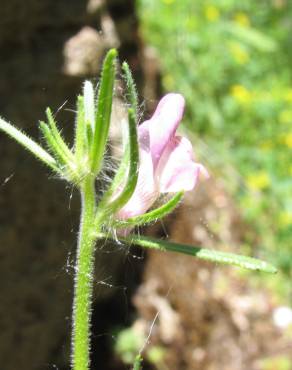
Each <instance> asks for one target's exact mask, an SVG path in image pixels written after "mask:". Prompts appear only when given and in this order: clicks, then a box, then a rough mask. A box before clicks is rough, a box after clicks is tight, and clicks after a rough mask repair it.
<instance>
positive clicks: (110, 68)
mask: <svg viewBox="0 0 292 370" xmlns="http://www.w3.org/2000/svg"><path fill="white" fill-rule="evenodd" d="M116 57H117V51H116V50H115V49H111V50H110V51H109V52H108V53H107V55H106V57H105V60H104V62H103V68H102V72H101V78H100V82H99V91H98V101H97V112H96V117H95V127H94V133H93V141H92V147H91V155H90V162H91V170H92V173H93V174H94V175H97V173H98V172H99V171H100V170H101V166H102V159H103V155H104V151H105V147H106V142H107V138H108V133H109V125H110V118H111V111H112V99H113V88H114V81H115V71H116Z"/></svg>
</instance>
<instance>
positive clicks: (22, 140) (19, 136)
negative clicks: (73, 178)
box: [0, 118, 59, 172]
mask: <svg viewBox="0 0 292 370" xmlns="http://www.w3.org/2000/svg"><path fill="white" fill-rule="evenodd" d="M0 130H2V131H4V132H5V133H6V134H7V135H9V136H10V137H11V138H13V139H14V140H16V141H17V142H18V143H19V144H21V145H22V146H23V147H24V148H25V149H27V150H29V151H30V152H31V153H32V154H34V155H35V156H36V157H37V158H38V159H39V160H41V161H42V162H43V163H45V164H46V165H47V166H49V167H50V168H51V169H53V170H54V171H56V172H59V169H58V166H57V162H56V160H55V159H54V158H53V157H52V156H51V155H50V154H49V153H48V152H47V151H45V150H44V149H43V148H42V147H41V146H40V145H39V144H37V143H36V142H35V141H33V140H32V139H31V138H29V137H28V136H27V135H26V134H24V133H23V132H21V131H20V130H19V129H17V128H16V127H14V126H12V125H11V124H10V123H8V122H6V121H4V120H3V119H2V118H0Z"/></svg>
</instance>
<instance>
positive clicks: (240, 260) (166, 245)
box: [119, 235, 277, 274]
mask: <svg viewBox="0 0 292 370" xmlns="http://www.w3.org/2000/svg"><path fill="white" fill-rule="evenodd" d="M119 239H120V240H121V241H124V242H126V243H130V244H135V245H138V246H141V247H144V248H152V249H157V250H160V251H168V252H177V253H183V254H187V255H189V256H194V257H197V258H199V259H201V260H204V261H209V262H215V263H220V264H224V265H232V266H238V267H242V268H245V269H248V270H255V271H260V272H267V273H272V274H275V273H276V272H277V269H276V267H274V266H273V265H271V264H270V263H268V262H265V261H262V260H259V259H257V258H252V257H247V256H241V255H238V254H233V253H226V252H220V251H215V250H212V249H206V248H201V247H194V246H191V245H185V244H179V243H172V242H168V241H165V240H156V239H152V238H147V237H142V236H137V235H132V236H129V237H127V238H119Z"/></svg>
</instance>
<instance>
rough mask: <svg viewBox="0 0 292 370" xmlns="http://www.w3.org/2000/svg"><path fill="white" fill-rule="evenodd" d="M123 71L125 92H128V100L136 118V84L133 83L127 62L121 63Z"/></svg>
mask: <svg viewBox="0 0 292 370" xmlns="http://www.w3.org/2000/svg"><path fill="white" fill-rule="evenodd" d="M122 70H123V72H124V73H123V78H124V80H125V81H126V85H127V92H128V99H129V103H130V106H131V108H132V109H134V113H135V116H137V112H138V93H137V88H136V84H135V82H134V79H133V76H132V72H131V70H130V67H129V65H128V63H127V62H123V64H122Z"/></svg>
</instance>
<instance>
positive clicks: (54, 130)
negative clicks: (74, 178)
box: [46, 108, 74, 162]
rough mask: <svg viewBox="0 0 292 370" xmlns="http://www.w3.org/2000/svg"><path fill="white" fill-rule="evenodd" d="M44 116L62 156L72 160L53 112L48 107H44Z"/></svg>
mask: <svg viewBox="0 0 292 370" xmlns="http://www.w3.org/2000/svg"><path fill="white" fill-rule="evenodd" d="M46 116H47V119H48V124H49V127H50V129H51V133H52V135H53V137H54V139H55V141H56V143H57V145H58V147H59V150H60V151H61V152H62V153H63V156H64V158H67V161H71V162H74V155H73V153H72V152H71V150H70V149H69V148H68V146H67V144H66V143H65V141H64V140H63V138H62V136H61V134H60V132H59V130H58V128H57V124H56V121H55V119H54V116H53V113H52V111H51V109H50V108H47V109H46Z"/></svg>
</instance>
